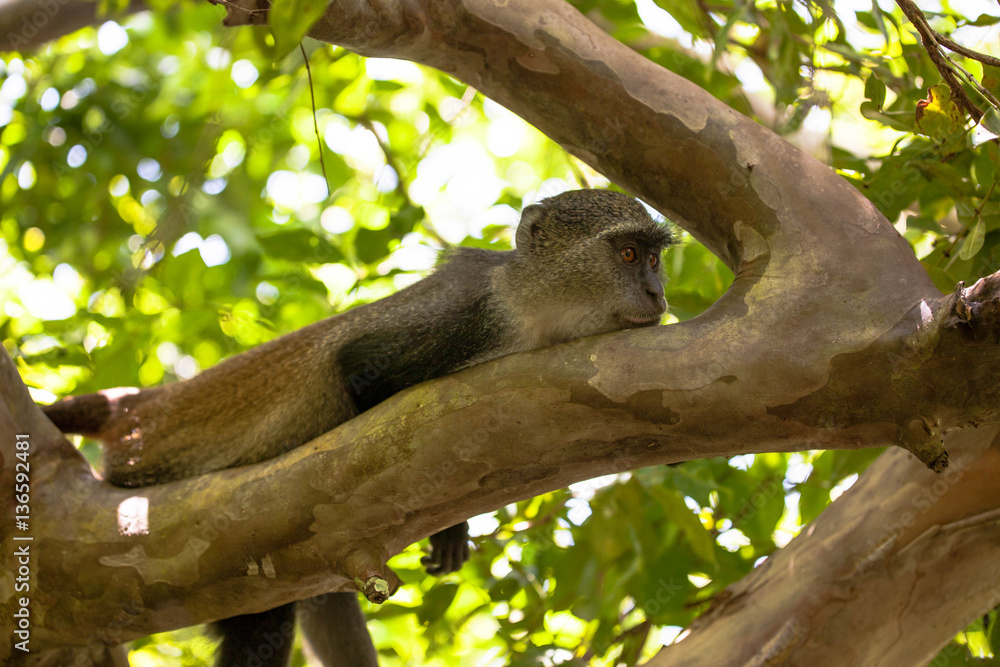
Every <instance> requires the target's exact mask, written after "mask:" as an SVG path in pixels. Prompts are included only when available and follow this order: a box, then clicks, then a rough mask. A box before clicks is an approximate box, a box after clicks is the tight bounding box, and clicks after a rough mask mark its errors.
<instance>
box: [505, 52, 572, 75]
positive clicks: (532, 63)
mask: <svg viewBox="0 0 1000 667" xmlns="http://www.w3.org/2000/svg"><path fill="white" fill-rule="evenodd" d="M515 60H517V62H518V64H519V65H520V66H521V67H523V68H524V69H526V70H531V71H532V72H540V73H542V74H559V72H560V71H561V70H560V69H559V65H557V64H556V63H555V61H554V60H552V58H550V57H549V56H548V55H547V54H545V53H543V52H542V51H531V50H529V51H528V52H527V53H523V54H521V55H519V56H518V57H517V58H516V59H515Z"/></svg>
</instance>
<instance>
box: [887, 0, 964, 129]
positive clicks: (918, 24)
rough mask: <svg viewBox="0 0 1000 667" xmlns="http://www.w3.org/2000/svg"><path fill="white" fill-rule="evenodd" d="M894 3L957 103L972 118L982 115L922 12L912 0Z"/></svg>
mask: <svg viewBox="0 0 1000 667" xmlns="http://www.w3.org/2000/svg"><path fill="white" fill-rule="evenodd" d="M896 4H897V5H899V8H900V9H902V10H903V14H905V15H906V18H908V19H909V20H910V23H912V24H913V27H914V28H916V29H917V32H918V33H920V41H921V42H922V43H923V45H924V50H925V51H927V55H928V56H930V59H931V62H932V63H934V67H936V68H937V70H938V72H939V73H940V74H941V78H942V79H944V80H945V83H947V84H948V88H950V89H951V94H952V96H954V98H955V99H956V100H958V103H959V104H960V105H962V107H964V108H965V110H966V112H967V113H968V114H969V115H970V116H972V118H973V119H974V120H976V121H978V120H979V119H980V118H982V117H983V112H982V110H981V109H980V108H979V107H977V106H976V105H975V104H973V103H972V100H970V99H969V96H968V95H966V94H965V88H963V87H962V82H961V81H959V80H958V77H956V76H955V72H953V71H952V69H953V68H954V67H955V64H954V63H953V62H951V59H950V58H948V57H947V56H945V55H944V54H943V53H941V49H940V48H938V40H937V35H936V34H935V33H934V31H933V30H931V27H930V25H929V24H928V23H927V19H926V18H925V17H924V13H923V12H922V11H920V8H919V7H917V5H916V4H915V3H914V2H913V0H896Z"/></svg>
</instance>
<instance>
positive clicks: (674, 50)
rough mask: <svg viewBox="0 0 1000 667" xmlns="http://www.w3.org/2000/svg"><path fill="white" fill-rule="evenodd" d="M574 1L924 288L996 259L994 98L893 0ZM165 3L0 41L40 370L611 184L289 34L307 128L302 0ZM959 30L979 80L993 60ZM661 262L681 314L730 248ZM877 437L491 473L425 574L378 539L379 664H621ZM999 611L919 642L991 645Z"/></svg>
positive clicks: (200, 329) (6, 125)
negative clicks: (535, 486)
mask: <svg viewBox="0 0 1000 667" xmlns="http://www.w3.org/2000/svg"><path fill="white" fill-rule="evenodd" d="M573 4H574V5H575V6H576V7H577V8H578V9H580V10H581V11H582V12H584V13H586V14H587V15H588V16H590V17H591V18H592V19H593V20H595V21H596V22H598V23H599V24H600V25H601V26H602V27H604V28H605V29H606V30H607V31H608V32H610V33H611V34H612V35H614V36H615V37H616V38H618V39H619V40H621V41H623V42H624V43H626V44H628V45H629V46H631V47H632V48H634V49H636V50H638V51H639V52H641V53H642V54H644V55H645V56H646V57H648V58H650V59H651V60H653V61H655V62H657V63H659V64H661V65H662V66H664V67H666V68H668V69H670V70H672V71H674V72H677V73H679V74H681V75H683V76H685V77H687V78H688V79H690V80H692V81H694V82H696V83H697V84H698V85H700V86H702V87H704V88H705V89H707V90H708V91H710V92H711V93H712V94H714V95H716V96H717V97H718V98H720V99H722V100H723V101H725V102H726V103H727V104H729V105H731V106H732V107H734V108H736V109H738V110H740V111H742V112H744V113H747V114H751V115H752V116H754V117H755V118H757V119H758V120H759V121H760V122H762V123H765V124H767V125H768V126H770V127H772V128H773V129H774V130H775V131H777V132H779V133H781V134H783V135H785V136H787V137H788V138H789V139H790V140H792V141H796V142H798V143H800V144H801V145H803V146H806V147H807V148H808V149H809V150H811V151H813V152H814V153H815V154H816V155H817V156H819V157H820V158H821V159H824V160H826V161H827V162H829V163H830V164H831V165H832V166H833V167H835V168H836V169H837V170H839V172H840V173H841V174H842V175H843V176H844V177H845V178H846V179H848V180H849V181H850V182H851V183H853V184H854V185H855V186H856V187H858V188H859V189H861V190H862V191H863V192H864V193H865V194H866V195H867V196H868V197H869V198H870V199H871V200H872V201H873V202H874V203H875V205H876V206H878V207H879V208H880V210H882V212H883V213H885V214H886V215H887V216H888V217H889V218H890V220H893V221H896V225H897V228H898V229H899V230H900V231H901V233H903V234H904V235H905V237H906V238H907V240H909V241H910V242H911V244H912V245H913V247H914V249H915V252H916V253H917V256H918V257H920V258H921V260H922V262H923V263H924V266H925V267H926V268H927V270H928V271H929V273H930V275H931V276H932V277H933V279H934V280H935V282H936V284H937V285H938V286H939V287H940V288H941V289H942V290H948V291H950V290H951V289H953V288H954V285H955V283H956V282H957V281H959V280H966V281H971V280H974V279H975V278H976V277H978V276H981V275H984V274H987V273H991V272H993V271H995V270H997V268H998V261H1000V247H998V240H1000V193H998V192H996V191H995V187H994V185H995V182H996V174H997V144H996V141H992V140H984V139H983V134H982V132H983V129H984V128H985V130H986V131H989V130H990V128H991V127H994V128H995V127H996V126H997V125H1000V123H997V122H995V118H996V113H997V110H996V109H994V108H992V107H991V106H990V105H989V104H988V103H986V102H984V101H983V100H984V99H985V98H983V96H982V94H980V93H978V92H977V91H976V90H975V89H974V88H973V87H972V86H971V85H967V86H966V89H967V92H968V94H969V95H970V96H971V97H973V98H974V99H975V100H976V101H977V103H978V104H980V105H981V106H983V107H984V108H985V109H986V116H985V117H984V121H983V123H982V124H981V126H979V127H978V128H977V127H974V126H975V123H974V122H973V121H972V120H969V118H968V116H967V115H966V114H965V113H964V111H962V110H961V109H959V108H958V107H957V106H956V104H957V103H956V102H955V100H953V99H952V97H951V94H950V91H949V89H948V87H947V86H943V87H942V86H941V84H940V80H941V79H940V75H939V73H938V71H937V70H936V69H935V68H934V66H933V65H932V64H931V62H930V61H929V59H928V58H927V56H926V53H925V51H924V49H923V48H922V46H921V45H920V43H919V40H918V39H917V37H916V36H915V33H914V31H913V28H912V26H911V25H910V24H909V23H907V22H906V21H905V20H904V19H903V17H902V14H901V13H900V12H899V10H898V9H895V8H891V7H889V5H888V4H887V3H878V2H875V3H872V5H871V7H870V8H867V9H863V10H854V11H848V10H844V9H843V8H841V7H840V6H839V5H834V4H832V3H830V2H827V1H826V0H818V1H814V2H812V3H809V4H802V3H790V2H768V1H766V0H765V1H763V2H760V1H758V2H746V1H744V0H719V1H718V2H716V3H713V4H712V5H711V6H710V7H709V6H707V5H705V4H704V3H701V2H695V1H694V0H658V2H656V3H654V2H653V0H644V1H641V2H638V3H633V2H627V1H625V0H579V1H576V2H574V3H573ZM156 6H157V7H158V10H157V12H156V14H155V16H154V15H153V14H148V13H147V14H141V15H137V16H135V17H133V18H132V19H131V20H130V21H129V22H128V24H127V32H126V31H125V30H123V29H122V28H121V27H119V26H118V25H117V24H114V23H107V24H104V25H103V26H101V27H100V29H85V30H81V31H80V32H78V33H76V34H74V35H71V36H68V37H65V38H62V39H60V40H58V41H57V42H55V43H52V44H49V45H47V46H46V47H44V48H43V49H41V50H40V51H38V52H36V53H30V54H17V53H9V54H6V55H5V56H4V58H3V60H2V61H0V76H2V77H3V84H2V87H0V304H2V308H0V339H2V340H3V344H4V345H5V347H6V348H7V349H8V350H9V351H10V352H11V353H12V354H13V355H14V356H15V358H16V360H17V363H18V364H19V367H20V370H21V372H22V376H23V377H24V378H25V380H26V381H27V382H28V383H29V385H30V386H31V387H32V388H33V390H34V391H35V394H36V397H37V398H38V399H39V400H41V401H46V400H51V399H53V398H55V397H56V396H60V395H64V394H68V393H81V392H89V391H94V390H97V389H101V388H106V387H112V386H120V385H136V386H151V385H156V384H160V383H163V382H172V381H176V380H180V379H184V378H187V377H190V376H192V375H194V374H195V373H197V372H198V370H199V369H201V368H206V367H208V366H211V365H213V364H215V363H217V362H218V361H219V360H221V359H223V358H225V357H227V356H229V355H232V354H235V353H238V352H240V351H242V350H245V349H247V348H249V347H252V346H254V345H257V344H259V343H261V342H263V341H266V340H268V339H271V338H273V337H275V336H278V335H281V334H283V333H286V332H288V331H292V330H295V329H297V328H300V327H302V326H304V325H306V324H309V323H311V322H314V321H316V320H318V319H320V318H323V317H326V316H328V315H330V314H332V313H334V312H339V311H342V310H345V309H347V308H350V307H352V306H354V305H356V304H359V303H363V302H366V301H370V300H373V299H377V298H380V297H381V296H384V295H386V294H388V293H390V292H392V291H394V290H396V289H398V288H400V287H401V286H403V285H405V284H408V283H409V282H411V281H413V280H415V279H417V278H418V277H419V276H420V275H421V273H422V272H423V271H425V270H427V269H429V268H430V267H431V265H432V263H433V254H434V253H433V250H434V249H435V248H438V247H440V246H441V244H442V243H444V242H451V243H463V244H467V245H475V246H479V247H497V248H505V247H508V244H509V242H510V229H511V225H512V224H514V223H515V222H516V219H517V218H516V209H519V208H520V206H521V205H522V203H524V202H530V201H532V200H534V199H535V198H537V197H539V196H545V195H548V194H554V193H555V192H557V191H558V190H560V189H563V188H567V187H577V186H581V185H605V184H606V181H604V180H603V178H602V177H600V176H599V175H598V174H595V173H594V172H592V171H591V170H589V169H588V168H587V167H586V166H584V165H582V164H581V163H579V162H577V161H576V160H574V159H573V158H571V157H569V156H567V155H566V154H565V153H564V152H563V151H562V150H560V149H559V148H558V147H557V146H555V145H554V144H553V143H552V142H550V141H548V140H547V139H545V138H544V137H543V136H541V135H540V134H539V133H538V132H537V131H535V130H534V129H532V128H530V127H528V126H526V125H525V124H524V123H523V122H521V121H520V120H519V119H517V118H516V117H514V116H512V115H511V114H510V113H509V112H507V111H505V110H504V109H502V108H500V107H499V106H498V105H496V104H494V103H493V102H491V101H489V100H485V99H483V97H482V96H481V95H479V94H477V93H476V92H475V91H473V90H471V89H469V88H468V87H466V86H465V85H464V84H461V83H460V82H457V81H455V80H453V79H451V78H449V77H448V76H446V75H444V74H441V73H439V72H435V71H431V70H427V69H423V68H419V67H417V66H414V65H410V64H407V63H399V62H394V61H380V60H365V59H363V58H360V57H358V56H356V55H354V54H351V53H349V52H346V51H344V50H342V49H336V48H332V47H328V46H325V45H320V44H318V43H316V42H311V41H309V40H306V43H305V51H306V53H307V54H308V58H309V62H310V66H311V72H312V75H313V77H314V80H315V86H314V92H315V95H316V107H317V110H316V113H315V118H316V121H317V123H318V125H319V128H320V135H321V137H322V139H321V140H320V141H318V140H317V137H316V135H315V132H314V130H313V112H312V108H311V104H310V95H309V92H310V91H309V88H308V86H307V83H306V76H305V72H304V70H303V61H302V55H301V53H300V52H299V50H298V49H297V48H295V47H297V45H298V41H299V38H300V37H301V35H302V34H303V32H304V30H305V29H306V27H305V26H307V25H308V21H307V20H306V18H308V17H311V16H314V15H316V13H317V12H318V11H319V10H317V9H316V7H317V6H318V5H317V4H316V3H310V2H302V1H294V0H288V1H287V2H278V3H275V19H274V21H275V27H274V29H273V32H269V31H268V30H266V29H261V28H257V27H248V28H243V29H239V30H224V29H222V28H221V17H222V14H221V9H220V8H217V7H212V6H209V5H207V4H204V5H191V4H184V5H179V4H178V5H176V6H175V5H173V3H170V2H167V1H163V2H158V3H156ZM942 6H943V9H942V10H941V11H939V12H936V13H935V14H934V15H933V16H931V17H930V19H931V25H932V27H934V29H936V30H939V31H941V32H944V33H948V34H951V35H952V37H953V38H954V39H955V40H956V41H959V42H961V43H966V44H970V45H973V46H975V45H977V44H978V43H979V41H980V39H981V38H982V36H983V35H986V34H994V33H988V32H987V31H989V30H991V27H992V26H994V25H995V24H996V23H997V21H998V20H1000V19H998V17H997V16H996V15H988V14H983V15H978V16H971V15H963V14H962V13H961V12H960V11H958V10H957V9H956V8H955V6H954V5H952V4H949V3H948V2H944V3H942ZM310 7H311V8H312V9H311V10H310ZM990 11H994V12H995V7H994V8H991V9H990ZM657 31H659V32H657ZM123 35H126V38H125V39H122V36H123ZM285 54H287V56H285V57H284V58H282V56H284V55H285ZM275 57H277V58H278V61H277V62H276V63H275V62H274V58H275ZM955 60H956V62H957V63H959V64H961V66H962V67H963V68H964V69H966V70H967V71H968V72H970V74H971V76H972V77H973V78H974V79H976V80H978V81H979V82H981V84H982V85H983V87H984V88H985V89H986V90H988V91H993V92H1000V79H998V76H997V71H996V70H994V69H992V68H989V67H986V68H984V67H983V66H981V65H980V64H979V63H978V62H975V61H973V60H969V59H967V58H963V57H956V58H955ZM928 88H931V90H932V91H935V92H931V93H928V91H927V89H928ZM922 100H924V101H923V102H922ZM918 109H920V110H922V111H921V113H922V114H923V118H924V119H925V120H918V118H919V116H918ZM994 134H997V133H996V132H994ZM987 139H988V135H987ZM320 146H322V151H323V154H324V161H323V162H324V164H325V176H324V173H323V171H322V170H321V166H320V159H319V158H320V153H319V151H320V150H321V148H320ZM666 267H667V270H668V273H669V276H670V281H671V282H670V284H669V286H668V298H669V300H670V302H671V308H672V313H673V317H674V318H677V319H688V318H690V317H694V316H696V315H698V314H699V313H700V312H702V311H703V310H704V309H706V308H707V307H708V306H710V305H711V304H712V303H713V302H714V301H715V300H716V299H717V298H718V297H719V296H720V295H721V294H722V293H723V292H724V291H725V289H726V288H727V287H728V285H729V282H730V281H731V280H732V276H731V274H730V273H729V272H728V271H727V270H726V269H725V268H724V267H723V266H721V264H720V263H719V262H718V261H717V260H716V259H715V258H714V257H713V256H711V255H710V254H709V253H708V252H707V251H706V250H705V249H704V248H703V247H701V246H699V245H697V244H696V243H694V242H686V243H684V244H682V245H681V246H680V247H679V248H677V249H675V250H673V251H671V255H670V256H668V258H667V261H666ZM84 452H85V453H86V454H87V455H88V456H89V457H90V458H91V460H94V461H96V459H97V450H96V447H95V446H94V445H93V444H86V445H84ZM877 453H878V452H876V451H871V450H868V451H860V452H805V453H802V454H793V455H780V454H768V455H760V456H756V457H737V459H733V460H730V461H726V460H721V459H720V460H707V461H692V462H690V463H687V464H684V465H683V466H680V467H675V468H657V469H647V470H640V471H636V472H634V473H631V474H627V475H618V476H612V477H608V478H601V479H599V480H592V481H590V482H586V483H582V484H577V485H574V486H573V487H571V488H570V489H566V490H562V491H558V492H554V493H550V494H547V495H544V496H539V497H537V498H533V499H531V500H527V501H524V502H521V503H517V504H515V505H511V506H509V507H506V508H504V509H501V510H500V511H498V512H496V513H495V514H494V515H490V516H484V517H480V518H478V519H477V520H476V521H475V522H474V530H477V531H478V532H479V534H480V536H479V537H477V538H476V545H477V552H476V554H475V556H474V558H473V560H472V562H471V563H470V564H469V565H468V566H466V567H465V568H464V569H463V571H462V572H461V573H460V575H449V576H446V577H444V578H442V579H433V578H430V577H427V576H426V575H424V573H423V570H422V567H421V566H420V564H419V556H420V547H419V546H418V545H415V546H414V547H411V548H410V549H408V550H407V551H405V552H404V553H402V554H400V555H399V556H397V557H396V558H395V559H394V560H393V562H392V563H391V565H392V567H393V568H394V569H395V570H396V571H397V572H398V573H399V574H400V575H401V577H402V579H403V582H404V586H403V588H402V589H401V591H400V592H399V593H398V594H397V595H396V596H394V598H393V599H392V600H391V601H390V602H388V603H387V604H385V605H383V606H381V607H379V608H377V609H376V608H374V607H370V606H369V608H368V611H369V614H370V617H371V618H372V619H373V620H372V621H371V623H370V626H371V628H372V630H373V634H374V637H375V641H376V644H377V646H378V648H379V650H380V652H381V655H382V657H383V659H384V661H385V664H387V665H397V664H399V665H401V664H438V665H449V664H453V665H465V664H485V663H487V662H489V661H490V660H498V661H500V662H505V663H507V664H511V665H535V664H539V663H540V662H545V663H550V664H557V663H566V662H576V663H587V664H593V665H612V664H616V663H617V662H619V661H621V662H624V663H627V664H633V663H634V662H635V661H636V660H637V659H639V657H640V656H646V655H649V654H650V653H651V652H652V651H654V650H655V648H656V647H657V646H658V645H659V644H661V643H662V642H664V641H670V640H671V639H672V638H673V637H675V636H676V635H677V634H678V633H679V632H680V630H681V629H682V628H684V627H686V626H687V625H688V624H689V623H690V622H691V621H692V619H694V618H695V617H696V616H697V614H698V613H699V612H700V611H702V610H703V609H705V608H706V607H707V606H708V605H710V604H711V602H712V599H713V597H714V596H716V595H719V594H720V593H721V592H722V591H723V590H724V589H725V588H726V586H728V585H729V584H731V583H733V582H735V581H737V580H739V579H740V578H742V577H743V576H744V575H745V574H746V573H747V572H749V571H750V570H751V569H752V568H753V567H754V566H755V564H757V563H758V562H759V561H760V560H761V559H762V558H765V557H766V556H767V555H768V554H770V553H771V552H772V551H773V550H774V549H775V548H776V547H777V546H780V545H782V544H784V543H785V542H786V541H787V540H788V539H790V537H791V536H792V535H794V534H795V533H796V532H797V531H798V530H800V529H801V527H802V526H803V525H804V524H806V523H807V522H808V521H810V520H812V519H813V518H815V517H816V516H817V515H818V514H819V512H820V511H822V509H823V508H824V507H825V506H826V505H827V504H828V503H829V502H830V500H831V498H835V497H836V496H837V495H839V494H840V493H842V492H843V491H844V489H845V488H846V487H847V486H849V485H850V483H852V481H853V480H854V479H856V476H857V474H858V473H860V472H861V471H863V470H864V468H865V467H866V466H867V465H868V464H869V463H870V462H871V461H872V460H873V458H874V457H875V456H876V455H877ZM993 616H994V614H991V615H990V616H989V617H988V618H987V619H984V621H983V622H977V623H976V624H974V625H973V626H972V627H970V629H969V630H968V631H967V632H966V633H964V634H963V635H962V636H961V637H960V638H959V641H958V642H957V643H955V644H953V645H951V646H949V647H948V649H946V650H945V652H944V653H942V656H941V657H940V658H939V661H938V662H937V663H936V664H957V663H958V662H962V664H966V662H967V661H969V660H971V659H972V658H970V656H975V657H977V658H978V657H984V656H990V655H992V653H993V651H994V650H995V646H996V643H995V642H996V633H995V632H994V629H993V628H994V626H995V624H994V623H991V622H989V621H993V620H995V619H994V618H993ZM132 649H133V654H132V659H133V661H134V662H135V664H142V665H153V664H163V665H196V664H203V663H204V661H205V660H206V659H207V656H208V655H209V654H210V652H211V647H210V645H209V642H208V640H206V639H204V638H202V637H201V636H200V635H198V634H197V633H194V632H193V631H190V630H186V631H180V632H176V633H167V634H164V635H157V636H154V637H150V638H146V639H143V640H141V641H138V642H135V643H134V644H133V646H132ZM297 660H298V661H299V662H300V663H301V661H303V660H304V658H303V657H302V655H301V654H297ZM942 661H943V662H942Z"/></svg>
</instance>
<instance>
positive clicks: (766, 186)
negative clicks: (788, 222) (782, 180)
mask: <svg viewBox="0 0 1000 667" xmlns="http://www.w3.org/2000/svg"><path fill="white" fill-rule="evenodd" d="M761 171H762V170H760V169H758V170H757V171H751V172H750V187H751V188H753V190H754V192H756V193H757V196H758V197H760V201H761V203H763V204H764V206H767V207H768V208H769V209H771V210H773V211H777V210H778V209H779V208H781V191H780V190H778V188H776V187H775V186H774V183H772V182H771V179H770V177H768V176H765V175H764V174H762V173H761Z"/></svg>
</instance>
